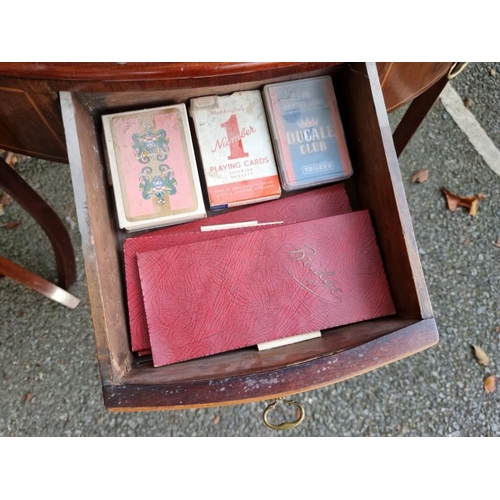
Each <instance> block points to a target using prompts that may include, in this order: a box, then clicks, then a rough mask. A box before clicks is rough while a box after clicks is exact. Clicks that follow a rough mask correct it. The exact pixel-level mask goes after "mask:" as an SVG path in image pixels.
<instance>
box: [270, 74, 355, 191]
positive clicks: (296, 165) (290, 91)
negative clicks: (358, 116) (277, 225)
mask: <svg viewBox="0 0 500 500" xmlns="http://www.w3.org/2000/svg"><path fill="white" fill-rule="evenodd" d="M263 94H264V102H265V106H266V111H267V114H268V120H269V127H270V130H271V136H272V138H273V144H274V149H275V154H276V161H277V164H278V169H279V174H280V177H281V183H282V187H283V189H284V190H285V191H292V190H295V189H303V188H306V187H310V186H317V185H321V184H326V183H329V182H334V181H338V180H341V179H346V178H348V177H350V176H351V174H352V167H351V162H350V159H349V153H348V151H347V145H346V142H345V138H344V131H343V128H342V122H341V121H340V115H339V111H338V107H337V101H336V98H335V92H334V89H333V84H332V79H331V78H330V77H329V76H325V77H317V78H306V79H302V80H295V81H290V82H284V83H276V84H270V85H265V86H264V89H263Z"/></svg>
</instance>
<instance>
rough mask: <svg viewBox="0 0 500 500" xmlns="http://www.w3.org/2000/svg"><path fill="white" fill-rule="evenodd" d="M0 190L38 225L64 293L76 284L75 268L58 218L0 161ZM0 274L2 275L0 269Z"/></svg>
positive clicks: (12, 170) (68, 241)
mask: <svg viewBox="0 0 500 500" xmlns="http://www.w3.org/2000/svg"><path fill="white" fill-rule="evenodd" d="M0 186H1V187H3V189H4V190H5V191H6V192H7V193H8V194H9V195H10V196H12V198H14V199H15V200H16V201H17V202H18V203H19V204H20V205H21V206H22V207H23V208H24V209H25V210H26V211H27V212H29V214H30V215H31V216H32V217H33V218H34V219H35V220H36V221H37V222H38V224H40V226H41V227H42V229H43V230H44V231H45V233H46V234H47V236H48V237H49V240H50V243H51V244H52V248H53V250H54V253H55V257H56V265H57V276H58V284H59V286H60V287H61V288H64V289H68V288H69V287H70V286H71V285H72V284H73V283H74V282H75V280H76V264H75V253H74V250H73V245H72V243H71V239H70V237H69V233H68V231H67V229H66V227H65V226H64V224H63V223H62V221H61V219H60V218H59V217H58V215H57V214H56V213H55V212H54V210H52V208H50V206H49V205H48V204H47V202H46V201H45V200H43V199H42V198H41V197H40V196H39V195H38V194H37V192H36V191H35V190H34V189H33V188H31V187H30V186H29V184H28V183H27V182H26V181H25V180H24V179H23V178H22V177H21V176H20V175H19V174H18V173H17V172H16V171H15V170H14V169H13V168H11V167H10V166H9V165H8V164H7V163H6V162H5V161H4V160H3V159H2V158H0ZM0 274H6V273H5V272H3V271H2V270H1V269H0Z"/></svg>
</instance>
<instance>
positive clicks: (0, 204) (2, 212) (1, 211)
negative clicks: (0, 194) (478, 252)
mask: <svg viewBox="0 0 500 500" xmlns="http://www.w3.org/2000/svg"><path fill="white" fill-rule="evenodd" d="M4 213H5V212H4V211H3V205H2V203H0V216H2V215H3V214H4Z"/></svg>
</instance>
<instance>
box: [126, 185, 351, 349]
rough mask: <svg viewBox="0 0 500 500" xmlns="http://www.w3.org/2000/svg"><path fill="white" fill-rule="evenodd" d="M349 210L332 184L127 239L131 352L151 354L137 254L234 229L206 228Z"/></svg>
mask: <svg viewBox="0 0 500 500" xmlns="http://www.w3.org/2000/svg"><path fill="white" fill-rule="evenodd" d="M350 211H351V206H350V204H349V199H348V197H347V193H346V191H345V187H344V185H343V184H333V185H330V186H327V187H324V188H321V189H316V190H313V191H307V192H304V193H300V194H297V195H294V196H289V197H286V198H282V199H279V200H274V201H269V202H266V203H259V204H255V205H251V206H248V207H244V208H241V209H238V210H232V211H230V212H227V213H224V214H220V215H216V216H214V217H210V218H208V219H203V220H199V221H194V222H191V223H188V224H182V225H179V226H173V227H169V228H166V229H162V230H158V231H155V232H154V233H152V234H151V233H150V234H147V235H141V236H137V237H131V238H128V239H127V240H125V242H124V245H123V247H124V260H125V277H126V284H127V301H128V313H129V325H130V335H131V343H132V350H133V351H136V352H138V353H139V354H140V355H143V354H148V353H150V349H151V344H150V340H149V332H148V326H147V322H146V314H145V311H144V302H143V297H142V290H141V285H140V278H139V270H138V268H137V254H139V253H143V252H148V251H152V250H159V249H161V248H165V247H170V246H172V245H180V244H185V243H189V242H192V241H199V240H200V239H214V238H220V237H223V236H225V235H227V234H229V231H232V232H235V231H234V230H223V231H211V232H204V233H201V232H200V228H201V227H203V226H207V225H216V224H230V223H235V222H245V221H252V220H257V221H259V222H262V223H263V222H273V221H284V222H300V221H304V220H310V219H319V218H323V217H329V216H331V215H338V214H343V213H348V212H350ZM236 232H237V231H236Z"/></svg>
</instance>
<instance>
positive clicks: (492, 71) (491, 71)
mask: <svg viewBox="0 0 500 500" xmlns="http://www.w3.org/2000/svg"><path fill="white" fill-rule="evenodd" d="M496 74H497V71H496V69H495V68H491V69H490V75H491V76H496Z"/></svg>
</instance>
